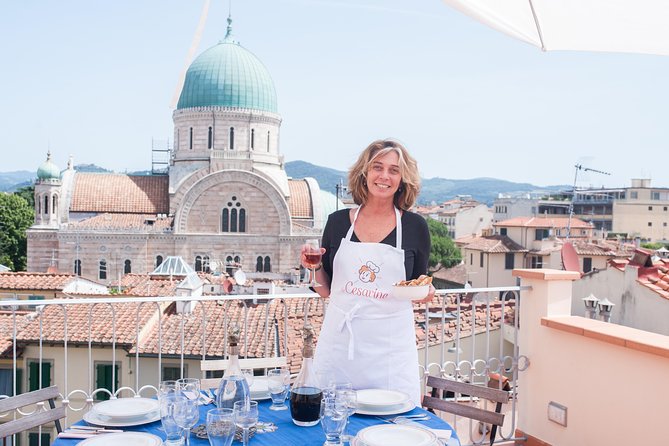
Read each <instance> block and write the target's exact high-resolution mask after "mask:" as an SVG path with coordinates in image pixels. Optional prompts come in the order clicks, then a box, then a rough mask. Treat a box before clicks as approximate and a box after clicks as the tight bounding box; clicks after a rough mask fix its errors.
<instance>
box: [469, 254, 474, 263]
mask: <svg viewBox="0 0 669 446" xmlns="http://www.w3.org/2000/svg"><path fill="white" fill-rule="evenodd" d="M469 264H470V265H473V264H474V254H473V253H470V254H469Z"/></svg>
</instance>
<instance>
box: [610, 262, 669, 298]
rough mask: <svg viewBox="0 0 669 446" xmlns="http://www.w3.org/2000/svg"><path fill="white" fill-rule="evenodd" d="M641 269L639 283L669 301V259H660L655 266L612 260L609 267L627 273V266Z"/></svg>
mask: <svg viewBox="0 0 669 446" xmlns="http://www.w3.org/2000/svg"><path fill="white" fill-rule="evenodd" d="M628 264H629V265H631V266H636V267H637V268H639V271H638V276H637V277H638V278H637V282H638V283H639V284H641V285H643V286H644V287H646V288H648V289H650V290H652V291H654V292H655V293H657V294H659V295H660V296H662V297H663V298H665V299H669V259H659V260H655V261H654V262H653V266H642V265H641V266H640V265H634V264H633V263H632V262H630V261H629V260H623V259H612V260H609V265H610V266H611V267H612V269H617V270H618V271H623V272H624V271H625V267H626V266H627V265H628Z"/></svg>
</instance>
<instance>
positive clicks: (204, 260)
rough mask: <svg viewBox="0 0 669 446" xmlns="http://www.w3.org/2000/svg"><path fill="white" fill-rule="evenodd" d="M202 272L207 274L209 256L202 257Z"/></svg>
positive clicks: (209, 270)
mask: <svg viewBox="0 0 669 446" xmlns="http://www.w3.org/2000/svg"><path fill="white" fill-rule="evenodd" d="M202 272H204V273H207V274H209V273H210V272H211V268H209V256H203V257H202Z"/></svg>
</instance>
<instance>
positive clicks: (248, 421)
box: [232, 400, 258, 446]
mask: <svg viewBox="0 0 669 446" xmlns="http://www.w3.org/2000/svg"><path fill="white" fill-rule="evenodd" d="M232 409H233V413H234V418H235V425H236V426H237V427H239V428H241V429H242V432H243V437H242V444H243V445H244V446H248V444H249V429H251V428H252V427H253V426H255V425H256V423H257V422H258V402H257V401H248V400H246V401H245V400H241V401H235V404H234V405H233V407H232Z"/></svg>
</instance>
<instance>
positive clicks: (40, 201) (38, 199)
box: [35, 197, 42, 215]
mask: <svg viewBox="0 0 669 446" xmlns="http://www.w3.org/2000/svg"><path fill="white" fill-rule="evenodd" d="M35 203H36V204H37V215H40V214H41V213H42V197H37V199H36V200H35Z"/></svg>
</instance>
